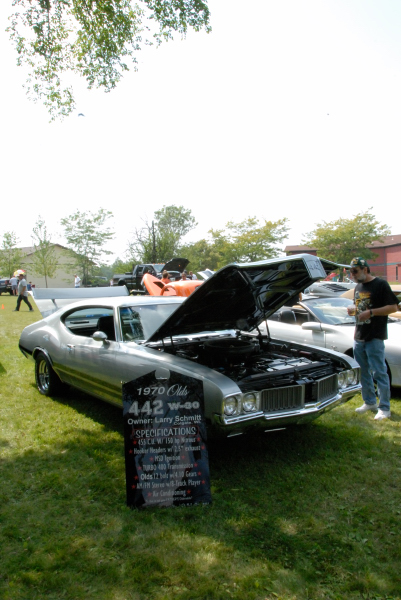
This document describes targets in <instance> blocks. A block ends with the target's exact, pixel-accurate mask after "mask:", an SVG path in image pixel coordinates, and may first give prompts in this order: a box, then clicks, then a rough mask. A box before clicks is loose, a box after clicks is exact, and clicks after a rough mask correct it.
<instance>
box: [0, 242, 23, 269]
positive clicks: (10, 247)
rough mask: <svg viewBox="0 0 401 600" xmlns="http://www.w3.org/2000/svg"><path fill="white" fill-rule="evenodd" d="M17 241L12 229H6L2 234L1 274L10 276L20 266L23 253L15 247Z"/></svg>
mask: <svg viewBox="0 0 401 600" xmlns="http://www.w3.org/2000/svg"><path fill="white" fill-rule="evenodd" d="M18 242H19V240H18V238H17V236H16V234H15V233H14V231H7V232H6V233H5V234H4V235H3V239H2V243H1V247H0V272H1V273H2V275H3V276H7V277H11V276H12V274H13V273H14V271H16V270H17V269H20V268H21V266H22V262H23V259H24V254H23V253H22V251H21V250H20V249H19V248H17V244H18Z"/></svg>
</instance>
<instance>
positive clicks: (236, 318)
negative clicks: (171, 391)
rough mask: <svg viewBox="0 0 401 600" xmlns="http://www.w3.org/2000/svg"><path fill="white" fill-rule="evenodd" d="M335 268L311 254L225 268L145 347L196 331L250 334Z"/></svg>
mask: <svg viewBox="0 0 401 600" xmlns="http://www.w3.org/2000/svg"><path fill="white" fill-rule="evenodd" d="M336 266H337V265H336V264H335V263H333V262H330V261H327V260H324V259H319V258H318V257H316V256H312V255H311V254H298V255H293V256H285V257H282V258H276V259H271V260H264V261H260V262H255V263H244V264H237V263H234V264H231V265H227V266H226V267H223V268H222V269H220V271H217V272H216V273H215V274H214V275H212V276H211V277H210V278H209V279H207V280H206V281H205V282H204V283H203V284H202V285H201V286H199V287H198V288H197V290H195V292H194V293H193V294H192V295H191V296H189V297H188V298H187V300H185V302H183V303H182V304H181V305H180V306H179V307H178V308H177V310H176V311H175V312H174V313H173V314H172V315H171V316H170V317H169V318H168V319H167V320H166V321H165V322H164V323H163V324H162V325H161V326H160V327H159V328H158V329H157V330H156V331H155V332H154V333H153V335H152V336H151V337H150V338H149V339H148V340H147V341H148V342H154V341H157V340H160V339H162V338H165V337H170V336H173V335H186V334H191V333H199V332H201V331H221V330H224V329H239V330H241V331H251V330H252V329H255V327H257V326H258V325H259V324H260V323H261V322H262V321H264V320H265V319H267V318H268V317H269V316H270V315H271V314H273V313H274V312H275V311H276V310H277V309H279V308H280V306H282V305H283V304H285V303H286V302H288V301H289V300H291V299H292V298H294V299H295V298H297V297H298V294H299V293H300V292H302V291H303V290H304V289H305V288H306V287H308V285H310V284H311V283H313V282H314V281H317V280H319V279H322V278H324V277H326V276H327V274H328V273H330V272H331V271H332V270H333V268H335V267H336Z"/></svg>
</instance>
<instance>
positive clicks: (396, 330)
mask: <svg viewBox="0 0 401 600" xmlns="http://www.w3.org/2000/svg"><path fill="white" fill-rule="evenodd" d="M352 304H353V301H352V300H351V299H349V298H343V297H341V296H340V297H335V298H317V297H310V298H304V299H303V300H302V301H300V302H298V303H297V304H296V305H294V306H293V307H291V308H289V307H285V308H281V309H280V310H279V311H278V312H276V313H274V314H273V315H271V316H270V317H269V320H268V321H267V325H268V329H269V332H270V335H272V336H273V337H279V338H280V339H282V340H286V341H288V342H291V343H292V342H297V343H301V344H307V345H311V344H313V345H314V346H319V347H321V348H328V349H330V350H336V351H338V352H344V353H345V354H347V355H348V356H353V343H354V329H355V317H351V316H349V315H348V313H347V307H348V306H350V305H352ZM387 327H388V340H386V341H385V356H386V363H387V369H388V372H389V376H390V382H391V385H392V386H394V387H401V322H400V320H399V319H393V318H391V317H389V322H388V326H387Z"/></svg>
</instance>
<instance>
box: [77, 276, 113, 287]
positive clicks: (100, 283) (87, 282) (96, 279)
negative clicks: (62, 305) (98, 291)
mask: <svg viewBox="0 0 401 600" xmlns="http://www.w3.org/2000/svg"><path fill="white" fill-rule="evenodd" d="M82 285H83V286H84V287H108V286H109V285H110V279H108V277H102V276H101V275H90V276H89V277H88V278H86V279H85V278H84V280H83V283H82Z"/></svg>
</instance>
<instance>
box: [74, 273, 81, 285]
mask: <svg viewBox="0 0 401 600" xmlns="http://www.w3.org/2000/svg"><path fill="white" fill-rule="evenodd" d="M74 285H75V287H76V288H79V286H80V285H81V278H80V277H79V275H74Z"/></svg>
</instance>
